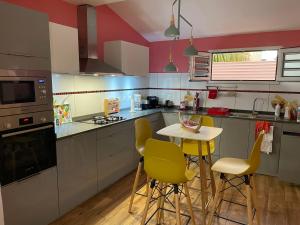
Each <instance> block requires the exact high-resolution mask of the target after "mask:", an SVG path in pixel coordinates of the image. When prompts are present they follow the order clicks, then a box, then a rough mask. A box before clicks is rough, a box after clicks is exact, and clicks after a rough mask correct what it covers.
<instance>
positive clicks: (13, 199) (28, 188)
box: [1, 167, 59, 225]
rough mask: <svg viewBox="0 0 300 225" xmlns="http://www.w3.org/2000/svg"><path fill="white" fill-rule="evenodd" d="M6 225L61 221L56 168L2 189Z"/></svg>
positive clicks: (32, 224)
mask: <svg viewBox="0 0 300 225" xmlns="http://www.w3.org/2000/svg"><path fill="white" fill-rule="evenodd" d="M1 192H2V199H3V208H4V219H5V225H20V224H22V225H44V224H49V223H50V222H52V221H54V220H55V219H57V218H58V216H59V212H58V192H57V168H56V167H52V168H50V169H47V170H44V171H42V172H41V173H40V174H37V175H35V176H32V177H30V178H27V179H25V180H22V181H18V182H14V183H11V184H9V185H6V186H4V187H1Z"/></svg>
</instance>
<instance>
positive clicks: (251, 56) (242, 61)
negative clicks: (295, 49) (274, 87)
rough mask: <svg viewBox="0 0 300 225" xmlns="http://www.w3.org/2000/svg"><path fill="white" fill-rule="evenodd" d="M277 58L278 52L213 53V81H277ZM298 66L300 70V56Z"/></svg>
mask: <svg viewBox="0 0 300 225" xmlns="http://www.w3.org/2000/svg"><path fill="white" fill-rule="evenodd" d="M277 57H278V50H249V51H234V52H213V53H212V57H211V80H212V81H275V80H276V74H277ZM298 66H299V68H300V55H299V64H298ZM299 71H300V70H299Z"/></svg>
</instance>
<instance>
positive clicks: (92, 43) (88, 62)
mask: <svg viewBox="0 0 300 225" xmlns="http://www.w3.org/2000/svg"><path fill="white" fill-rule="evenodd" d="M77 21H78V40H79V60H80V73H82V74H93V75H123V74H124V73H123V72H122V71H120V70H119V69H117V68H115V67H113V66H111V65H109V64H107V63H105V62H103V61H100V60H99V59H98V53H97V14H96V8H95V7H93V6H90V5H80V6H78V8H77Z"/></svg>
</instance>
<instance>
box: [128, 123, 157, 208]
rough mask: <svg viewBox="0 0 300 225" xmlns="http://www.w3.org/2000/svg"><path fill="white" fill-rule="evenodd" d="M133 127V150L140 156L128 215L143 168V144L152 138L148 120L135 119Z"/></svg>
mask: <svg viewBox="0 0 300 225" xmlns="http://www.w3.org/2000/svg"><path fill="white" fill-rule="evenodd" d="M134 126H135V148H136V150H137V152H138V153H139V155H140V161H139V164H138V168H137V172H136V175H135V179H134V183H133V188H132V193H131V197H130V203H129V209H128V212H129V213H130V212H131V209H132V204H133V200H134V196H135V193H136V191H137V186H138V183H139V179H140V176H141V170H142V166H143V162H144V148H145V144H146V141H147V140H148V139H149V138H152V128H151V124H150V122H149V120H148V119H146V118H140V119H137V120H135V123H134ZM147 180H148V178H147ZM147 187H148V185H147ZM147 192H148V190H147V191H146V193H147Z"/></svg>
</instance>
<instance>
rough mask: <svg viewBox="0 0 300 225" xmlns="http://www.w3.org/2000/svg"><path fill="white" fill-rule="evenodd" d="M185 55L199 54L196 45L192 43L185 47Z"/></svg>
mask: <svg viewBox="0 0 300 225" xmlns="http://www.w3.org/2000/svg"><path fill="white" fill-rule="evenodd" d="M184 55H185V56H194V55H198V50H197V49H196V48H195V47H194V45H192V44H190V45H189V46H188V47H187V48H186V49H184Z"/></svg>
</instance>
